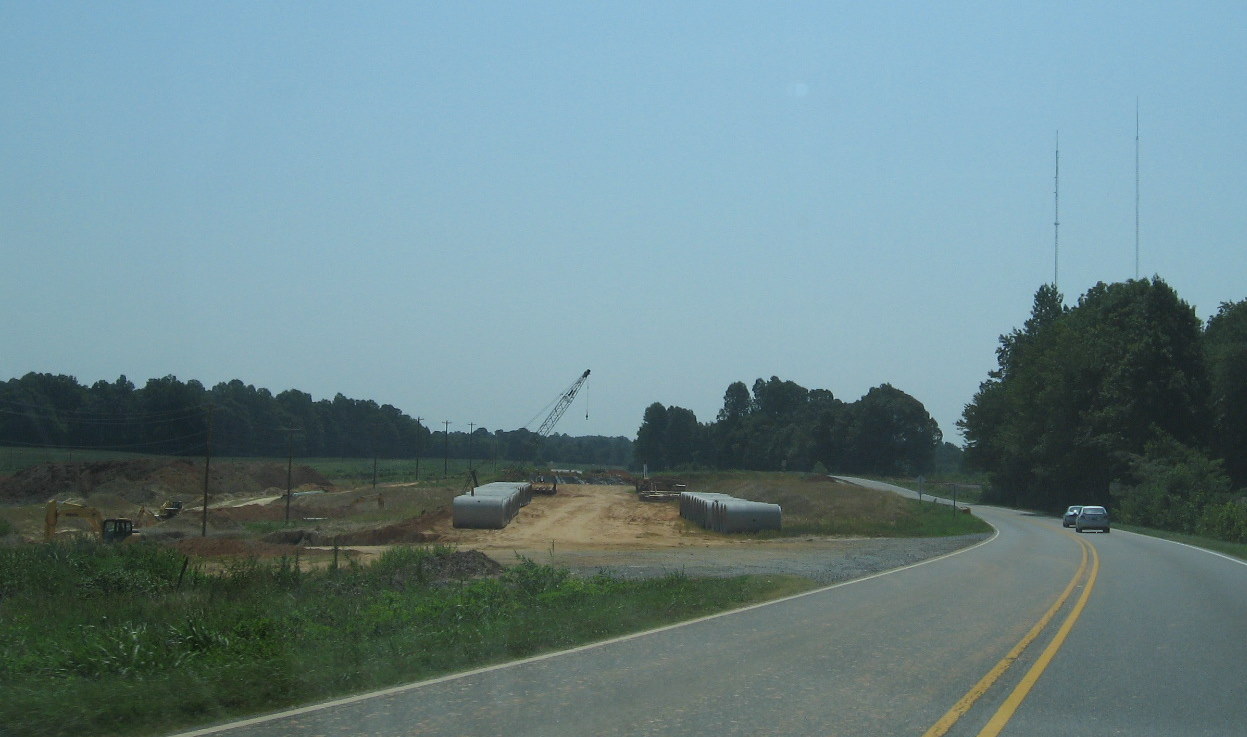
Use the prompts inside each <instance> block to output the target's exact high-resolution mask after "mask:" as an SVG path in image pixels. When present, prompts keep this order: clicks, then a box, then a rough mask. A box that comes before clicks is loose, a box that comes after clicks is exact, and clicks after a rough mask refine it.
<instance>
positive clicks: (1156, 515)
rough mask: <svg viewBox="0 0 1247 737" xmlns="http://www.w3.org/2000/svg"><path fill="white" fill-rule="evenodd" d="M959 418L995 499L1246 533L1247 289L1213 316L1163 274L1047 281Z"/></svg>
mask: <svg viewBox="0 0 1247 737" xmlns="http://www.w3.org/2000/svg"><path fill="white" fill-rule="evenodd" d="M996 355H997V363H998V367H997V368H996V369H994V370H993V371H991V372H990V373H989V375H988V378H987V379H986V380H985V381H984V382H983V383H982V384H981V385H980V387H979V390H978V392H977V393H976V394H975V395H974V398H973V399H972V401H971V402H970V403H969V404H967V405H966V408H965V412H964V413H963V415H962V418H961V420H960V421H959V422H958V426H959V427H960V428H961V430H962V432H963V434H964V436H965V439H966V460H967V463H968V464H969V465H971V466H972V467H975V468H978V469H982V470H984V471H986V472H987V473H988V474H989V477H990V480H991V486H990V492H989V499H991V500H993V501H998V502H1005V503H1010V504H1014V505H1017V506H1021V507H1027V508H1032V509H1042V510H1047V511H1053V512H1055V511H1059V510H1061V509H1063V508H1064V507H1065V506H1067V505H1069V504H1103V505H1106V506H1109V507H1110V509H1112V510H1114V511H1115V514H1116V516H1117V517H1118V519H1121V520H1122V521H1129V522H1137V523H1139V524H1145V525H1151V526H1157V527H1162V528H1166V529H1173V530H1178V531H1183V532H1193V533H1202V534H1213V535H1217V536H1220V537H1226V538H1230V539H1239V540H1244V541H1247V506H1244V503H1243V500H1242V499H1241V496H1242V492H1239V493H1237V494H1236V493H1233V491H1232V490H1233V489H1236V488H1237V489H1242V488H1243V487H1244V486H1247V300H1244V301H1242V302H1236V303H1230V302H1226V303H1222V304H1221V306H1220V308H1219V310H1218V311H1217V313H1216V314H1215V315H1214V316H1212V317H1211V318H1210V319H1209V320H1208V322H1207V324H1202V323H1201V321H1200V320H1199V318H1198V317H1197V316H1196V314H1195V311H1194V309H1193V308H1192V307H1191V305H1189V304H1187V303H1186V302H1185V301H1183V300H1182V299H1181V298H1179V296H1178V294H1177V293H1176V292H1175V291H1174V290H1173V289H1172V288H1171V287H1170V286H1169V285H1168V284H1166V283H1165V282H1164V281H1163V280H1162V279H1160V278H1158V277H1154V278H1152V279H1150V280H1149V279H1141V280H1130V281H1126V282H1119V283H1114V284H1105V283H1099V284H1096V285H1095V286H1094V287H1092V288H1091V289H1089V290H1088V291H1087V292H1086V293H1085V294H1083V295H1082V296H1081V297H1080V298H1079V299H1078V302H1077V303H1076V304H1075V305H1073V306H1066V305H1065V304H1064V298H1063V296H1062V295H1061V294H1060V292H1058V291H1057V289H1056V287H1055V286H1054V285H1045V286H1043V287H1040V288H1039V290H1038V291H1037V292H1036V294H1035V299H1034V304H1033V307H1032V310H1031V314H1030V317H1029V318H1028V319H1027V320H1026V321H1025V323H1024V325H1023V326H1022V327H1021V328H1019V329H1015V330H1013V331H1012V332H1011V333H1009V334H1007V335H1002V336H1001V337H1000V344H999V347H998V348H997V350H996Z"/></svg>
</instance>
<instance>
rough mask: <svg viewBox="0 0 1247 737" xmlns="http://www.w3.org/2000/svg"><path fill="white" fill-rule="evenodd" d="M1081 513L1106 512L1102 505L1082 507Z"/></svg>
mask: <svg viewBox="0 0 1247 737" xmlns="http://www.w3.org/2000/svg"><path fill="white" fill-rule="evenodd" d="M1082 513H1083V514H1108V512H1107V511H1105V509H1104V507H1083V508H1082Z"/></svg>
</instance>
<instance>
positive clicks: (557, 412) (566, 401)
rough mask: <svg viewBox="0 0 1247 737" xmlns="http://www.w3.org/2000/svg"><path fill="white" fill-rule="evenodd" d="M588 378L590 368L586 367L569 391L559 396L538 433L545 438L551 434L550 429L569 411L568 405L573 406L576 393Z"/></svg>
mask: <svg viewBox="0 0 1247 737" xmlns="http://www.w3.org/2000/svg"><path fill="white" fill-rule="evenodd" d="M588 378H589V369H585V372H584V373H583V374H581V375H580V378H579V379H576V381H575V382H574V383H573V384H572V385H571V386H570V387H568V388H567V391H565V392H563V394H562V395H561V396H559V401H558V403H557V404H555V405H554V409H553V410H551V411H550V414H549V415H548V416H547V417H546V419H545V421H544V422H542V423H541V427H539V428H537V434H538V435H540V436H541V437H543V438H544V437H546V436H547V435H549V434H550V431H551V430H553V429H554V426H555V425H556V424H557V423H558V421H559V418H560V417H562V416H563V413H564V412H566V411H567V408H568V407H570V406H572V400H574V399H575V398H576V394H577V393H578V392H579V391H580V387H582V386H584V384H585V379H588Z"/></svg>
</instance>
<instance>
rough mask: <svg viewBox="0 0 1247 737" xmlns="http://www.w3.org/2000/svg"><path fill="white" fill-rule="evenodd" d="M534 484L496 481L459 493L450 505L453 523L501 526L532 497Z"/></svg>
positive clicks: (463, 525) (459, 524) (506, 523)
mask: <svg viewBox="0 0 1247 737" xmlns="http://www.w3.org/2000/svg"><path fill="white" fill-rule="evenodd" d="M532 488H533V487H532V484H530V483H528V482H521V481H495V482H493V483H490V484H484V485H482V486H478V487H476V488H475V489H473V490H472V491H471V492H469V493H467V494H460V495H459V496H457V497H455V499H454V502H453V504H452V505H451V509H452V514H451V521H452V524H454V526H455V527H475V528H484V529H492V530H501V529H502V528H504V527H506V526H507V525H508V524H510V522H511V520H512V519H514V518H515V515H517V514H519V512H520V508H521V507H524V506H527V505H528V503H529V502H530V501H532V498H533V493H532Z"/></svg>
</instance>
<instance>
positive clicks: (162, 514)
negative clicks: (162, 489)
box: [156, 499, 182, 519]
mask: <svg viewBox="0 0 1247 737" xmlns="http://www.w3.org/2000/svg"><path fill="white" fill-rule="evenodd" d="M181 512H182V501H181V500H180V499H166V500H165V503H164V504H162V505H160V511H159V512H156V516H157V517H159V518H160V519H173V518H174V517H176V516H178V515H179V514H181Z"/></svg>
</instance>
